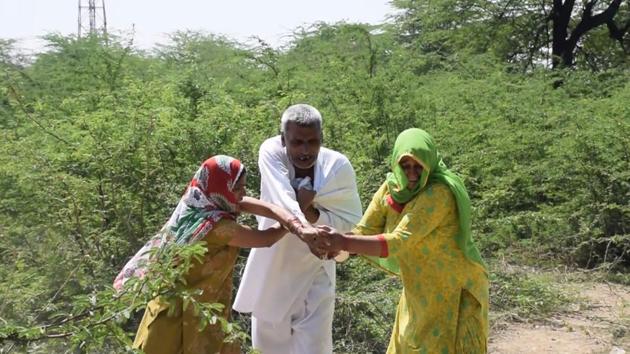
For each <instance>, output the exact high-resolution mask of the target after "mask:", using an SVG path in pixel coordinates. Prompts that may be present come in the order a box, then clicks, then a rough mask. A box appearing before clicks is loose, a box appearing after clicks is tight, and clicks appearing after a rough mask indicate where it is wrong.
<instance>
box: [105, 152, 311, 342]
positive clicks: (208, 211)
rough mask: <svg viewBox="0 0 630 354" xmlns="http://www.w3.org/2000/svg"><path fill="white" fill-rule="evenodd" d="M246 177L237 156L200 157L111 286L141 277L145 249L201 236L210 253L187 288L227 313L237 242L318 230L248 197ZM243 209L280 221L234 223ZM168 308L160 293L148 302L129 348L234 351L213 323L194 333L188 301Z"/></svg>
mask: <svg viewBox="0 0 630 354" xmlns="http://www.w3.org/2000/svg"><path fill="white" fill-rule="evenodd" d="M245 180H246V176H245V168H244V166H243V165H242V164H241V162H240V161H239V160H236V159H234V158H231V157H229V156H224V155H218V156H213V157H211V158H209V159H207V160H206V161H204V163H203V164H202V165H201V167H200V168H199V170H198V171H197V173H196V174H195V176H194V177H193V179H192V181H191V182H190V184H189V185H188V188H187V189H186V192H185V193H184V195H183V196H182V198H181V200H180V201H179V204H178V205H177V207H176V209H175V211H174V212H173V214H172V216H171V218H170V219H169V221H168V222H167V223H166V225H164V227H163V228H162V230H161V231H160V232H159V233H158V234H157V235H155V236H154V237H153V238H152V239H151V240H149V241H148V242H147V244H145V246H144V247H143V248H142V249H141V250H140V251H138V253H136V255H135V256H134V257H133V258H132V259H131V260H130V261H129V262H128V263H127V264H126V265H125V267H124V268H123V270H122V271H121V272H120V274H119V275H118V276H117V277H116V279H115V281H114V288H116V289H117V290H121V289H122V288H123V285H124V283H125V282H126V281H127V280H128V279H130V278H132V277H139V278H141V277H144V275H145V274H146V272H147V268H148V264H149V262H150V261H151V260H152V259H153V257H154V256H153V255H154V254H155V252H152V251H151V250H155V249H163V248H164V247H165V246H166V245H173V244H181V245H186V244H192V243H194V242H197V241H204V242H205V243H206V246H207V249H208V250H207V252H206V253H205V255H204V257H203V259H202V260H201V261H194V263H193V266H192V267H191V268H190V270H189V271H188V272H187V274H186V275H185V281H186V284H187V287H188V288H190V289H198V290H201V294H200V295H197V296H196V300H197V301H199V302H204V303H220V304H223V305H224V308H223V316H224V318H228V317H229V311H230V308H231V296H232V272H233V269H234V263H235V261H236V257H237V255H238V250H239V248H240V247H269V246H271V245H273V244H274V243H275V242H276V241H277V240H279V239H280V238H281V237H282V236H284V234H285V233H286V232H287V231H291V233H294V234H297V235H301V236H311V237H312V236H313V235H316V233H317V231H316V230H315V229H314V228H312V227H310V226H303V225H302V224H301V222H300V221H299V219H298V218H296V217H294V216H293V215H292V214H291V213H289V212H288V211H286V210H284V209H282V208H279V207H276V206H275V205H272V204H269V203H265V202H263V201H260V200H258V199H254V198H250V197H246V196H245ZM241 211H245V212H249V213H253V214H258V215H262V216H266V217H270V218H273V219H276V220H277V221H278V222H279V225H277V226H276V227H272V228H269V229H267V230H255V229H251V228H249V227H247V226H244V225H240V224H238V223H237V222H236V216H237V215H238V213H239V212H241ZM167 310H169V304H168V303H167V302H166V301H164V300H163V299H161V298H160V297H157V298H155V299H153V300H151V301H150V302H149V303H148V304H147V307H146V310H145V313H144V317H143V318H142V322H141V323H140V326H139V328H138V332H137V334H136V338H135V341H134V345H133V346H134V348H136V349H141V350H143V351H144V352H145V353H148V354H153V353H232V352H236V353H238V352H240V348H239V346H238V344H230V343H224V341H223V340H224V333H223V331H222V329H221V326H220V324H219V323H217V324H215V325H209V326H206V327H205V329H204V330H203V331H199V328H200V326H199V318H198V316H197V315H196V314H195V313H194V310H193V306H187V307H186V306H183V302H182V301H181V300H178V301H177V304H176V306H175V308H173V309H170V311H167Z"/></svg>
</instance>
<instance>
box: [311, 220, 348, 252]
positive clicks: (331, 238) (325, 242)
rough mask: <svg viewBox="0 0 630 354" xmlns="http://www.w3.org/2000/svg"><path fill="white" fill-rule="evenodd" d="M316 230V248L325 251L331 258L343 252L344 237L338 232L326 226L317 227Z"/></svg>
mask: <svg viewBox="0 0 630 354" xmlns="http://www.w3.org/2000/svg"><path fill="white" fill-rule="evenodd" d="M317 230H318V231H319V234H318V237H317V238H316V244H315V247H316V248H318V249H322V250H325V251H326V252H327V253H328V254H329V255H332V256H333V257H334V256H335V255H337V254H339V252H340V251H343V250H344V249H343V246H344V237H343V235H342V234H341V233H340V232H339V231H337V230H335V229H334V228H332V227H330V226H327V225H321V226H317Z"/></svg>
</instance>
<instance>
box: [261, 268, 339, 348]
mask: <svg viewBox="0 0 630 354" xmlns="http://www.w3.org/2000/svg"><path fill="white" fill-rule="evenodd" d="M334 310H335V289H334V287H333V284H332V283H331V281H330V279H329V277H328V275H327V274H326V271H325V270H324V268H320V270H319V271H318V272H317V274H316V276H315V277H314V280H313V284H312V285H311V287H310V288H309V290H308V291H307V293H306V297H305V298H298V299H297V300H296V302H295V303H294V304H293V305H292V306H291V309H290V310H289V314H288V315H287V316H285V319H284V320H283V321H282V322H279V323H271V322H267V321H264V320H262V319H259V318H256V317H255V316H252V345H253V346H254V348H255V349H257V350H259V351H260V352H261V353H262V354H331V353H332V323H333V312H334Z"/></svg>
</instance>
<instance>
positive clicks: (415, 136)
mask: <svg viewBox="0 0 630 354" xmlns="http://www.w3.org/2000/svg"><path fill="white" fill-rule="evenodd" d="M405 156H410V157H412V158H413V159H414V160H416V161H417V162H418V163H419V164H420V165H422V167H423V170H422V175H421V176H420V180H419V181H418V183H417V184H416V186H415V188H414V189H411V190H410V189H407V188H406V187H405V186H407V184H408V183H409V181H408V180H407V176H406V175H405V171H404V170H403V169H402V168H401V167H400V164H399V163H400V160H401V159H402V158H403V157H405ZM390 163H391V169H392V172H391V173H388V174H387V185H388V187H389V192H390V193H391V195H392V198H393V199H394V201H396V202H397V203H401V204H405V203H407V202H409V201H410V200H411V199H413V198H414V197H416V196H417V195H418V194H419V193H421V192H422V191H424V189H425V188H426V187H427V186H428V185H430V184H433V183H443V184H445V185H446V186H448V187H449V189H450V190H451V192H453V195H454V196H455V201H456V203H457V212H458V217H459V232H458V233H457V235H456V236H455V239H456V242H457V245H458V246H459V248H460V249H461V250H462V252H464V255H465V256H466V258H468V259H469V260H471V261H473V262H475V263H479V264H480V265H482V266H483V267H484V268H485V267H486V265H485V263H484V261H483V260H482V259H481V255H480V254H479V250H478V249H477V247H475V245H474V244H473V241H472V235H471V218H470V213H471V206H470V197H469V196H468V192H467V191H466V187H465V186H464V183H463V181H462V180H461V178H459V177H458V176H457V175H456V174H454V173H453V172H451V171H450V170H449V169H448V168H447V167H446V165H445V164H444V162H443V161H442V157H441V156H440V153H439V152H438V151H437V148H436V147H435V144H434V142H433V138H432V137H431V135H429V133H427V132H425V131H424V130H422V129H418V128H410V129H407V130H405V131H403V132H402V133H400V134H399V135H398V138H396V143H395V144H394V151H393V152H392V157H391V160H390ZM369 258H370V259H371V260H372V261H374V262H376V263H377V264H378V265H379V266H380V267H382V268H385V269H386V270H388V271H390V272H392V273H395V274H399V273H400V267H399V265H398V262H397V261H396V259H394V258H393V257H388V258H376V257H369Z"/></svg>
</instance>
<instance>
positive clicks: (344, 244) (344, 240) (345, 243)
mask: <svg viewBox="0 0 630 354" xmlns="http://www.w3.org/2000/svg"><path fill="white" fill-rule="evenodd" d="M340 236H341V250H342V251H348V248H350V238H349V237H348V236H345V235H340Z"/></svg>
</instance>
